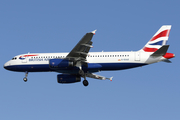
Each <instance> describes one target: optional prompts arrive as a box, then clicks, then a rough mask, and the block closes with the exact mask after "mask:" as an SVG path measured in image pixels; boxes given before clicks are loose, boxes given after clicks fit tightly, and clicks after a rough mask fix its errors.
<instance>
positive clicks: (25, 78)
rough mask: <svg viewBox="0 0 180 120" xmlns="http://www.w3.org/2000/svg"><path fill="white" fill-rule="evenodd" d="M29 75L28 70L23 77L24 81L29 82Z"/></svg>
mask: <svg viewBox="0 0 180 120" xmlns="http://www.w3.org/2000/svg"><path fill="white" fill-rule="evenodd" d="M27 76H28V72H27V71H26V72H25V77H24V78H23V80H24V82H27Z"/></svg>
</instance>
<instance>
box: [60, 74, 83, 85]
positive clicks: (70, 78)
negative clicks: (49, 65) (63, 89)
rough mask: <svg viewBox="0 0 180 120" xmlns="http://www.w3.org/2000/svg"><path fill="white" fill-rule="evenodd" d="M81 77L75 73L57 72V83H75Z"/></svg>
mask: <svg viewBox="0 0 180 120" xmlns="http://www.w3.org/2000/svg"><path fill="white" fill-rule="evenodd" d="M80 81H81V77H80V76H76V75H67V74H58V75H57V82H58V83H75V82H80Z"/></svg>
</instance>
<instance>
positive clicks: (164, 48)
mask: <svg viewBox="0 0 180 120" xmlns="http://www.w3.org/2000/svg"><path fill="white" fill-rule="evenodd" d="M168 48H169V45H163V46H162V47H161V48H159V49H158V50H157V51H156V52H154V53H153V54H152V55H151V56H153V57H159V56H163V55H165V54H166V52H167V50H168Z"/></svg>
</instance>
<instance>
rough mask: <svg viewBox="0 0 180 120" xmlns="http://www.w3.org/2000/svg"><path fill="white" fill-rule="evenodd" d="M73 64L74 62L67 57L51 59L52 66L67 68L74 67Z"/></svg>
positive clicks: (50, 64)
mask: <svg viewBox="0 0 180 120" xmlns="http://www.w3.org/2000/svg"><path fill="white" fill-rule="evenodd" d="M72 66H73V62H72V61H69V60H66V59H50V60H49V67H50V68H66V67H72Z"/></svg>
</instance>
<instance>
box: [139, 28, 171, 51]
mask: <svg viewBox="0 0 180 120" xmlns="http://www.w3.org/2000/svg"><path fill="white" fill-rule="evenodd" d="M170 30H171V25H163V26H162V27H161V28H160V29H159V30H158V31H157V32H156V34H154V36H153V37H152V38H151V39H150V40H149V42H148V43H147V44H146V45H145V46H144V47H143V48H142V49H141V50H142V51H144V52H155V51H157V50H158V49H159V48H161V47H162V46H163V45H166V43H167V40H168V38H169V33H170Z"/></svg>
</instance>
